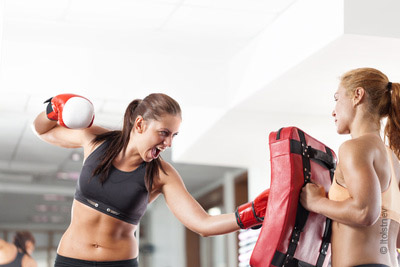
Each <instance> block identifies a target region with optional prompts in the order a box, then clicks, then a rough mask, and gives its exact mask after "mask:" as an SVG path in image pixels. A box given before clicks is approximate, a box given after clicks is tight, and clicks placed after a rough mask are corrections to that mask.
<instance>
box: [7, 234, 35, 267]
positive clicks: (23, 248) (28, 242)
mask: <svg viewBox="0 0 400 267" xmlns="http://www.w3.org/2000/svg"><path fill="white" fill-rule="evenodd" d="M34 250H35V238H34V237H33V235H32V233H31V232H29V231H20V232H16V233H15V236H14V241H13V243H9V242H7V241H5V240H3V239H0V266H1V267H36V266H37V263H36V261H35V260H34V259H33V258H32V257H31V255H32V253H33V251H34Z"/></svg>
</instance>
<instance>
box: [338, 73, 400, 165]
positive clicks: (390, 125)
mask: <svg viewBox="0 0 400 267" xmlns="http://www.w3.org/2000/svg"><path fill="white" fill-rule="evenodd" d="M340 84H341V85H342V86H343V87H344V88H345V89H346V90H347V92H348V93H349V94H351V95H352V94H354V91H355V90H356V88H358V87H362V88H364V90H365V91H366V92H367V94H366V95H367V100H368V111H369V112H370V113H371V114H373V115H377V116H378V117H379V120H380V119H382V118H385V117H387V122H386V126H385V136H387V137H388V140H389V147H390V148H391V149H392V150H393V152H394V153H395V154H396V156H397V157H398V158H400V84H399V83H391V82H390V83H389V79H388V77H387V76H386V75H385V74H383V73H382V72H381V71H379V70H377V69H373V68H359V69H355V70H351V71H349V72H346V73H345V74H344V75H343V76H342V77H341V83H340Z"/></svg>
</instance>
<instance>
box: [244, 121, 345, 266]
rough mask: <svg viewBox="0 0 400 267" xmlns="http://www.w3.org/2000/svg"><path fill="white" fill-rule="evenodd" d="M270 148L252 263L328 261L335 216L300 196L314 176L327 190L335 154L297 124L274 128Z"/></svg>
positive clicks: (280, 263)
mask: <svg viewBox="0 0 400 267" xmlns="http://www.w3.org/2000/svg"><path fill="white" fill-rule="evenodd" d="M269 148H270V160H271V188H270V195H269V199H268V205H267V211H266V214H265V218H264V222H263V225H262V229H261V232H260V235H259V237H258V240H257V242H256V245H255V248H254V250H253V253H252V255H251V258H250V266H252V267H270V266H274V267H281V266H302V267H322V266H327V265H328V262H329V258H330V253H331V252H330V233H331V220H330V219H328V218H326V217H325V216H323V215H320V214H316V213H313V212H309V211H307V210H305V209H304V208H303V207H302V206H301V204H300V202H299V197H300V191H301V188H302V187H303V186H304V185H305V184H306V183H308V182H310V179H312V180H313V181H315V182H316V183H318V184H320V185H323V186H324V188H325V190H326V192H328V191H329V188H330V186H331V181H332V178H333V174H334V171H335V168H336V161H337V159H336V155H335V153H334V152H333V150H331V149H330V148H329V147H327V146H325V145H324V144H322V143H321V142H319V141H318V140H316V139H315V138H313V137H311V136H309V135H308V134H306V133H304V132H303V131H301V130H300V129H298V128H296V127H286V128H282V129H280V130H279V131H277V132H271V133H270V135H269Z"/></svg>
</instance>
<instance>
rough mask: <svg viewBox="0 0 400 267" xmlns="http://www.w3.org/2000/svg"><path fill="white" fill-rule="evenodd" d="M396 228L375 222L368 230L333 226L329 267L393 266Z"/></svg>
mask: <svg viewBox="0 0 400 267" xmlns="http://www.w3.org/2000/svg"><path fill="white" fill-rule="evenodd" d="M398 230H399V224H398V223H397V222H395V221H392V220H390V219H383V218H379V220H378V221H377V222H376V223H375V224H374V225H372V226H368V227H354V226H348V225H345V224H341V223H338V222H333V224H332V267H351V266H354V265H358V264H369V263H381V264H386V265H388V266H394V265H393V264H392V263H395V262H396V259H395V258H391V257H392V256H391V255H393V254H394V253H393V251H395V249H396V237H397V232H398Z"/></svg>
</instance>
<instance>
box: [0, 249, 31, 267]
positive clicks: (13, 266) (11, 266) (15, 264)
mask: <svg viewBox="0 0 400 267" xmlns="http://www.w3.org/2000/svg"><path fill="white" fill-rule="evenodd" d="M24 255H25V254H24V253H22V252H19V251H18V252H17V256H16V257H15V259H14V260H13V261H12V262H10V263H6V264H0V267H21V264H22V258H23V257H24Z"/></svg>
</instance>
